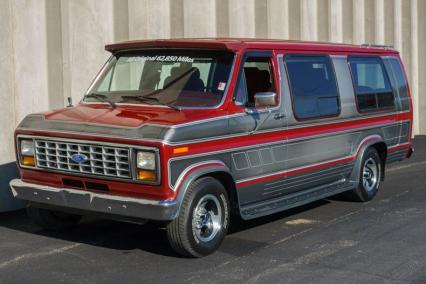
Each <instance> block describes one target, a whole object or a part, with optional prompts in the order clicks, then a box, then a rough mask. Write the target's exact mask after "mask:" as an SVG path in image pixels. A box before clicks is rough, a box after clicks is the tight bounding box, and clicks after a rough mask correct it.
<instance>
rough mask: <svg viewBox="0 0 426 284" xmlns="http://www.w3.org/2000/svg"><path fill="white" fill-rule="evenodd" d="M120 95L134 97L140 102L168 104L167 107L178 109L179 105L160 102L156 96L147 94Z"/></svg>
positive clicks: (126, 97) (127, 97)
mask: <svg viewBox="0 0 426 284" xmlns="http://www.w3.org/2000/svg"><path fill="white" fill-rule="evenodd" d="M121 97H122V98H124V99H136V100H138V101H141V102H146V101H154V102H156V103H157V104H160V105H163V106H168V107H169V108H172V109H175V110H178V111H180V107H178V106H175V105H172V104H167V103H163V102H160V100H159V99H158V98H155V97H148V96H141V95H138V96H121Z"/></svg>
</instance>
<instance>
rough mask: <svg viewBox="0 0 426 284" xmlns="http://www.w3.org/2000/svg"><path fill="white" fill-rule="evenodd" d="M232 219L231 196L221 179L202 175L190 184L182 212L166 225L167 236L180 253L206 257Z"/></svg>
mask: <svg viewBox="0 0 426 284" xmlns="http://www.w3.org/2000/svg"><path fill="white" fill-rule="evenodd" d="M229 219H230V206H229V198H228V194H227V192H226V189H225V188H224V186H223V185H222V183H220V182H219V181H218V180H217V179H215V178H212V177H204V178H200V179H198V180H196V181H195V182H194V183H192V184H191V185H190V187H189V188H188V191H187V192H186V195H185V197H184V199H183V202H182V206H181V210H180V214H179V216H178V217H177V218H176V219H175V220H173V221H172V222H170V223H169V224H168V225H167V237H168V240H169V242H170V245H171V247H172V248H173V249H174V251H175V252H177V253H178V254H180V255H183V256H187V257H203V256H206V255H209V254H211V253H213V252H214V251H216V250H217V249H218V248H219V246H220V245H221V243H222V241H223V239H224V238H225V236H226V233H227V231H228V227H229Z"/></svg>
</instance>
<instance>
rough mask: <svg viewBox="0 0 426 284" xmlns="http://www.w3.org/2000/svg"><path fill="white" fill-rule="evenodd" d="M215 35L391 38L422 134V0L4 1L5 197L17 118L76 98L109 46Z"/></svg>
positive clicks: (0, 74) (425, 88)
mask: <svg viewBox="0 0 426 284" xmlns="http://www.w3.org/2000/svg"><path fill="white" fill-rule="evenodd" d="M214 36H230V37H258V38H282V39H304V40H314V41H315V40H319V41H331V42H345V43H354V44H361V43H367V42H368V43H377V44H390V45H394V46H395V47H396V48H397V49H398V50H400V52H401V55H402V57H403V60H404V62H405V65H406V69H407V74H408V76H409V80H410V84H411V91H412V95H413V98H414V102H415V125H414V132H415V134H426V79H425V78H426V1H424V0H345V1H343V0H73V1H69V0H38V1H32V0H0V38H1V39H2V40H1V41H0V99H1V102H2V103H1V104H0V115H1V116H0V129H1V131H0V143H1V145H2V147H0V170H1V169H2V167H7V168H8V171H9V173H10V174H9V175H8V176H7V177H5V178H4V177H3V178H0V200H1V199H2V195H1V192H2V191H7V190H8V188H7V186H5V184H7V181H6V180H8V179H10V176H13V175H16V170H15V168H14V166H13V160H14V146H13V129H14V128H15V126H16V125H17V123H18V122H19V121H20V120H21V119H22V118H23V117H24V116H25V115H26V114H28V113H32V112H38V111H44V110H47V109H49V108H58V107H62V106H63V105H65V104H66V98H67V97H69V96H71V97H72V98H73V101H74V102H77V101H79V100H80V98H81V97H82V95H83V94H84V92H85V90H86V89H87V87H88V86H89V85H90V83H91V80H92V79H93V78H94V76H95V75H96V73H97V72H98V70H99V69H100V67H101V66H102V64H103V63H104V62H105V61H106V59H107V58H108V57H109V54H108V53H107V52H105V51H104V45H105V44H107V43H111V42H115V41H121V40H127V39H151V38H169V37H172V38H179V37H214ZM3 203H4V202H3ZM1 207H2V203H0V210H1ZM3 207H4V206H3Z"/></svg>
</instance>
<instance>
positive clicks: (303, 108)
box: [285, 55, 340, 119]
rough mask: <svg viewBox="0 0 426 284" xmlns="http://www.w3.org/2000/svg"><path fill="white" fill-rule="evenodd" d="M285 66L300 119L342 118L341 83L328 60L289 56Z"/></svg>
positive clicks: (296, 112) (315, 57) (297, 116)
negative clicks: (338, 88) (337, 81)
mask: <svg viewBox="0 0 426 284" xmlns="http://www.w3.org/2000/svg"><path fill="white" fill-rule="evenodd" d="M285 63H286V66H287V72H288V77H289V81H290V82H289V83H290V89H291V95H292V100H293V110H294V115H295V117H296V118H297V119H312V118H319V117H328V116H336V115H338V114H339V112H340V101H339V94H338V91H337V83H336V78H335V74H334V70H333V66H332V63H331V60H330V58H329V57H328V56H317V55H314V56H310V55H288V56H286V57H285Z"/></svg>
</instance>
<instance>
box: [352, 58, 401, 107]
mask: <svg viewBox="0 0 426 284" xmlns="http://www.w3.org/2000/svg"><path fill="white" fill-rule="evenodd" d="M349 65H350V67H351V73H352V81H353V84H354V87H355V95H356V101H357V104H358V109H359V110H360V111H377V110H382V109H386V108H392V107H393V106H394V97H393V92H392V88H391V85H390V83H389V78H388V77H387V74H386V72H385V68H384V66H383V63H382V60H381V59H380V58H379V57H355V56H350V57H349Z"/></svg>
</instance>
